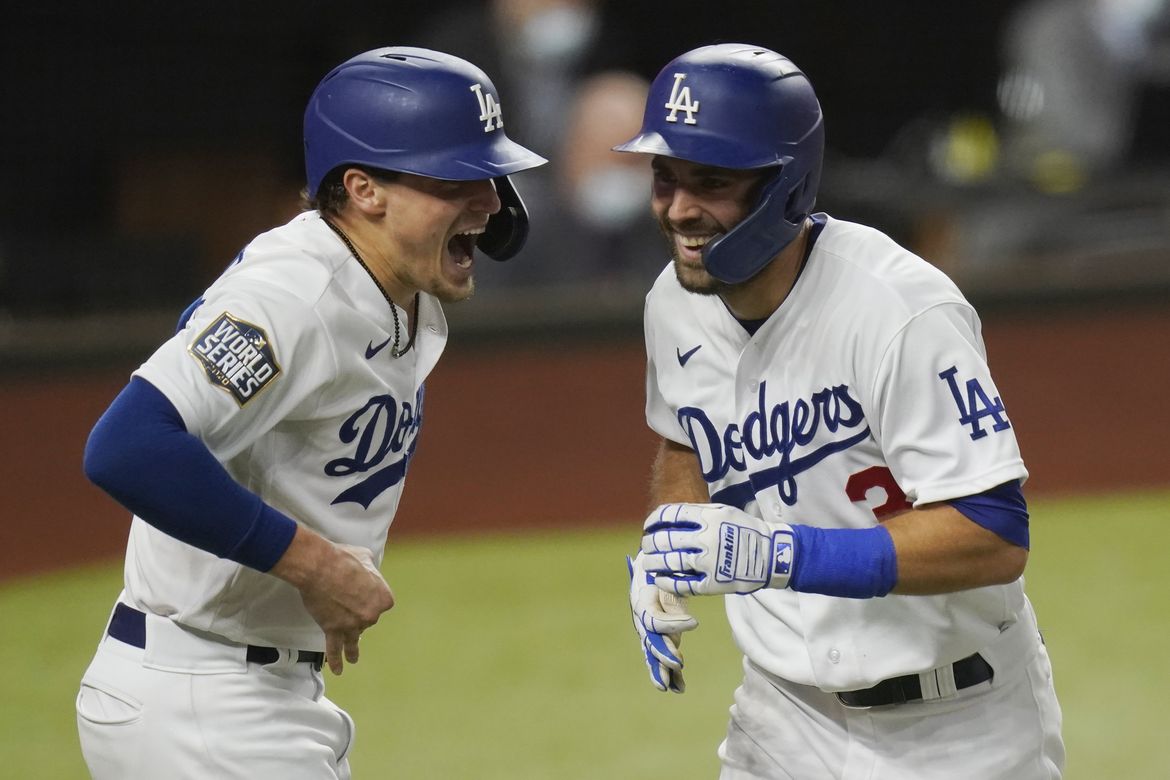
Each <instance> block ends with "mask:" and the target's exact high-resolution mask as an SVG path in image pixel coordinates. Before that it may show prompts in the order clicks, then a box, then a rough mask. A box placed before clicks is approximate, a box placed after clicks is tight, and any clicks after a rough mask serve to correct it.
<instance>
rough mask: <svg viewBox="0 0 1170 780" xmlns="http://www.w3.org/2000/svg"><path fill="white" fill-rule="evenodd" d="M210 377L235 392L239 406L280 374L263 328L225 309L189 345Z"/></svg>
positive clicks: (215, 383)
mask: <svg viewBox="0 0 1170 780" xmlns="http://www.w3.org/2000/svg"><path fill="white" fill-rule="evenodd" d="M187 351H188V352H190V353H191V354H192V355H193V356H194V358H195V359H196V360H198V361H199V364H200V365H201V366H203V370H204V371H205V372H207V378H208V380H209V381H210V382H211V383H212V384H213V385H215V386H216V387H219V388H222V389H224V390H226V391H228V392H229V393H231V394H232V398H235V399H236V403H238V404H239V405H240V406H243V405H244V404H246V403H248V401H251V400H252V399H253V398H255V397H256V395H257V394H258V393H259V392H260V391H261V390H263V389H264V388H265V387H267V385H268V383H269V382H271V381H272V380H273V379H275V378H276V377H277V376H279V375H280V366H279V365H278V364H277V362H276V355H275V354H274V353H273V351H272V342H270V341H269V340H268V334H267V333H265V332H264V329H263V328H261V327H259V326H257V325H253V324H252V323H250V322H245V321H244V320H241V319H237V318H236V317H233V316H232V315H231V314H229V313H227V312H226V311H225V312H224V313H223V314H221V315H219V316H218V317H217V318H216V319H215V321H214V322H212V323H211V324H210V325H208V326H207V328H206V329H204V331H203V332H202V333H200V334H199V335H198V336H197V337H196V338H195V341H193V342H191V345H190V346H189V347H187Z"/></svg>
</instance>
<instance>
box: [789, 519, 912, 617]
mask: <svg viewBox="0 0 1170 780" xmlns="http://www.w3.org/2000/svg"><path fill="white" fill-rule="evenodd" d="M791 531H792V534H793V541H794V545H793V547H794V549H793V556H792V564H791V566H790V569H791V572H790V574H789V580H788V587H790V588H792V590H795V591H799V592H801V593H820V594H822V595H825V596H837V597H840V598H854V599H868V598H874V597H878V596H885V595H886V594H887V593H889V592H890V591H891V590H893V589H894V586H895V585H896V584H897V581H898V558H897V552H896V551H895V549H894V540H893V539H892V538H891V537H890V532H889V531H887V530H886V529H885V527H884V526H880V525H879V526H875V527H873V528H817V527H815V526H809V525H794V526H791Z"/></svg>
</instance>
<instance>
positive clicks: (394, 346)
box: [324, 219, 418, 358]
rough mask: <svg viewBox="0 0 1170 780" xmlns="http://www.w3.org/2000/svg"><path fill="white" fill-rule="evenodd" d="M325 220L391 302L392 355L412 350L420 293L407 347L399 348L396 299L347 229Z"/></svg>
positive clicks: (395, 355)
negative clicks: (355, 244) (387, 289)
mask: <svg viewBox="0 0 1170 780" xmlns="http://www.w3.org/2000/svg"><path fill="white" fill-rule="evenodd" d="M324 222H325V224H326V225H328V226H329V229H330V230H332V231H333V232H334V233H336V234H337V237H338V238H340V239H341V243H343V244H345V248H346V249H348V250H349V253H350V254H351V255H353V259H354V260H357V261H358V265H360V266H361V267H362V268H363V269H365V272H366V273H367V274H369V276H370V280H371V281H373V283H374V285H375V286H376V287H377V288H378V291H379V292H381V293H382V297H383V298H385V299H386V303H388V304H390V316H392V317H393V318H394V343H393V344H391V345H390V356H391V357H396V358H398V357H402V356H403V355H405V354H406V353H407V352H409V351H410V348H411V347H412V346H414V336H415V334H416V333H417V332H418V293H417V292H416V293H415V294H414V306H413V308H414V317H412V318H411V320H410V339H409V340H408V341H407V342H406V346H405V347H403V348H402V349H399V348H398V338H399V332H400V331H401V326H400V325H399V323H398V306H396V305H395V303H394V299H393V298H391V297H390V293H388V292H386V288H385V287H383V286H382V283H381V282H379V281H378V277H376V276H374V272H373V271H371V270H370V267H369V266H368V265H366V261H365V260H363V259H362V256H361V255H360V254H358V251H357V249H356V248H354V245H353V242H352V241H350V240H349V236H347V235H346V234H345V231H343V230H342V229H341V228H339V227H338V226H337V225H334V224H333V223H332V222H330V221H329V220H327V219H326V220H324Z"/></svg>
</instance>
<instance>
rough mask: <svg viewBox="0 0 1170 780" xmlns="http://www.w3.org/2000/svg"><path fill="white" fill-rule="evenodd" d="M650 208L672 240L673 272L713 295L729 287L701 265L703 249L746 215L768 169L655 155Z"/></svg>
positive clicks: (685, 285)
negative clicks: (718, 166) (724, 166)
mask: <svg viewBox="0 0 1170 780" xmlns="http://www.w3.org/2000/svg"><path fill="white" fill-rule="evenodd" d="M651 167H652V169H653V172H654V186H653V191H652V194H651V199H650V207H651V209H652V210H653V212H654V216H655V217H657V219H658V226H659V227H660V228H661V229H662V233H663V235H665V236H666V239H667V241H668V242H670V249H671V254H672V255H673V256H674V272H675V275H676V276H677V277H678V281H679V284H681V285H682V287H683V289H685V290H689V291H690V292H694V293H700V294H702V295H713V294H716V293H719V292H722V291H724V290H726V289H727V288H728V287H729V286H730V285H728V284H727V283H725V282H721V281H719V280H718V279H716V278H715V277H713V276H711V274H710V273H708V272H707V269H706V268H705V267H704V266H703V247H704V246H705V245H706V244H707V242H708V241H710V240H711V239H713V238H715V237H716V236H719V235H722V234H724V233H726V232H728V231H729V230H731V229H732V228H733V227H735V226H736V225H737V224H739V222H740V220H742V219H743V218H744V217H746V216H747V215H748V213H749V212H750V211H751V209H752V206H753V205H754V204H755V202H756V198H757V196H758V193H759V185H760V184H761V181H762V178H763V176H764V173H763V172H761V171H758V170H736V169H731V168H716V167H713V166H710V165H700V164H698V163H693V162H689V161H687V160H677V159H674V158H673V157H662V156H655V157H654V160H653V162H652V163H651Z"/></svg>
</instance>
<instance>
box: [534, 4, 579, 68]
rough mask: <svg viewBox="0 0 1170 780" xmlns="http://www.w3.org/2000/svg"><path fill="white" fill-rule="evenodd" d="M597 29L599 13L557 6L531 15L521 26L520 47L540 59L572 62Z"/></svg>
mask: <svg viewBox="0 0 1170 780" xmlns="http://www.w3.org/2000/svg"><path fill="white" fill-rule="evenodd" d="M596 32H597V14H596V12H594V11H593V10H592V9H589V8H581V7H578V6H558V7H556V8H550V9H548V10H546V11H541V12H539V13H537V14H535V15H534V16H532V17H530V18H529V19H528V20H527V21H526V22H525V23H524V27H523V28H522V29H521V30H520V47H521V49H523V51H524V53H525V54H526V55H527V56H528V57H529V58H531V59H532V60H535V61H537V62H542V63H552V62H571V61H573V60H576V59H577V58H578V56H579V55H581V54H583V53H584V52H585V51H586V50H587V48H588V46H589V44H590V43H591V42H592V41H593V36H594V35H595V34H596Z"/></svg>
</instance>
